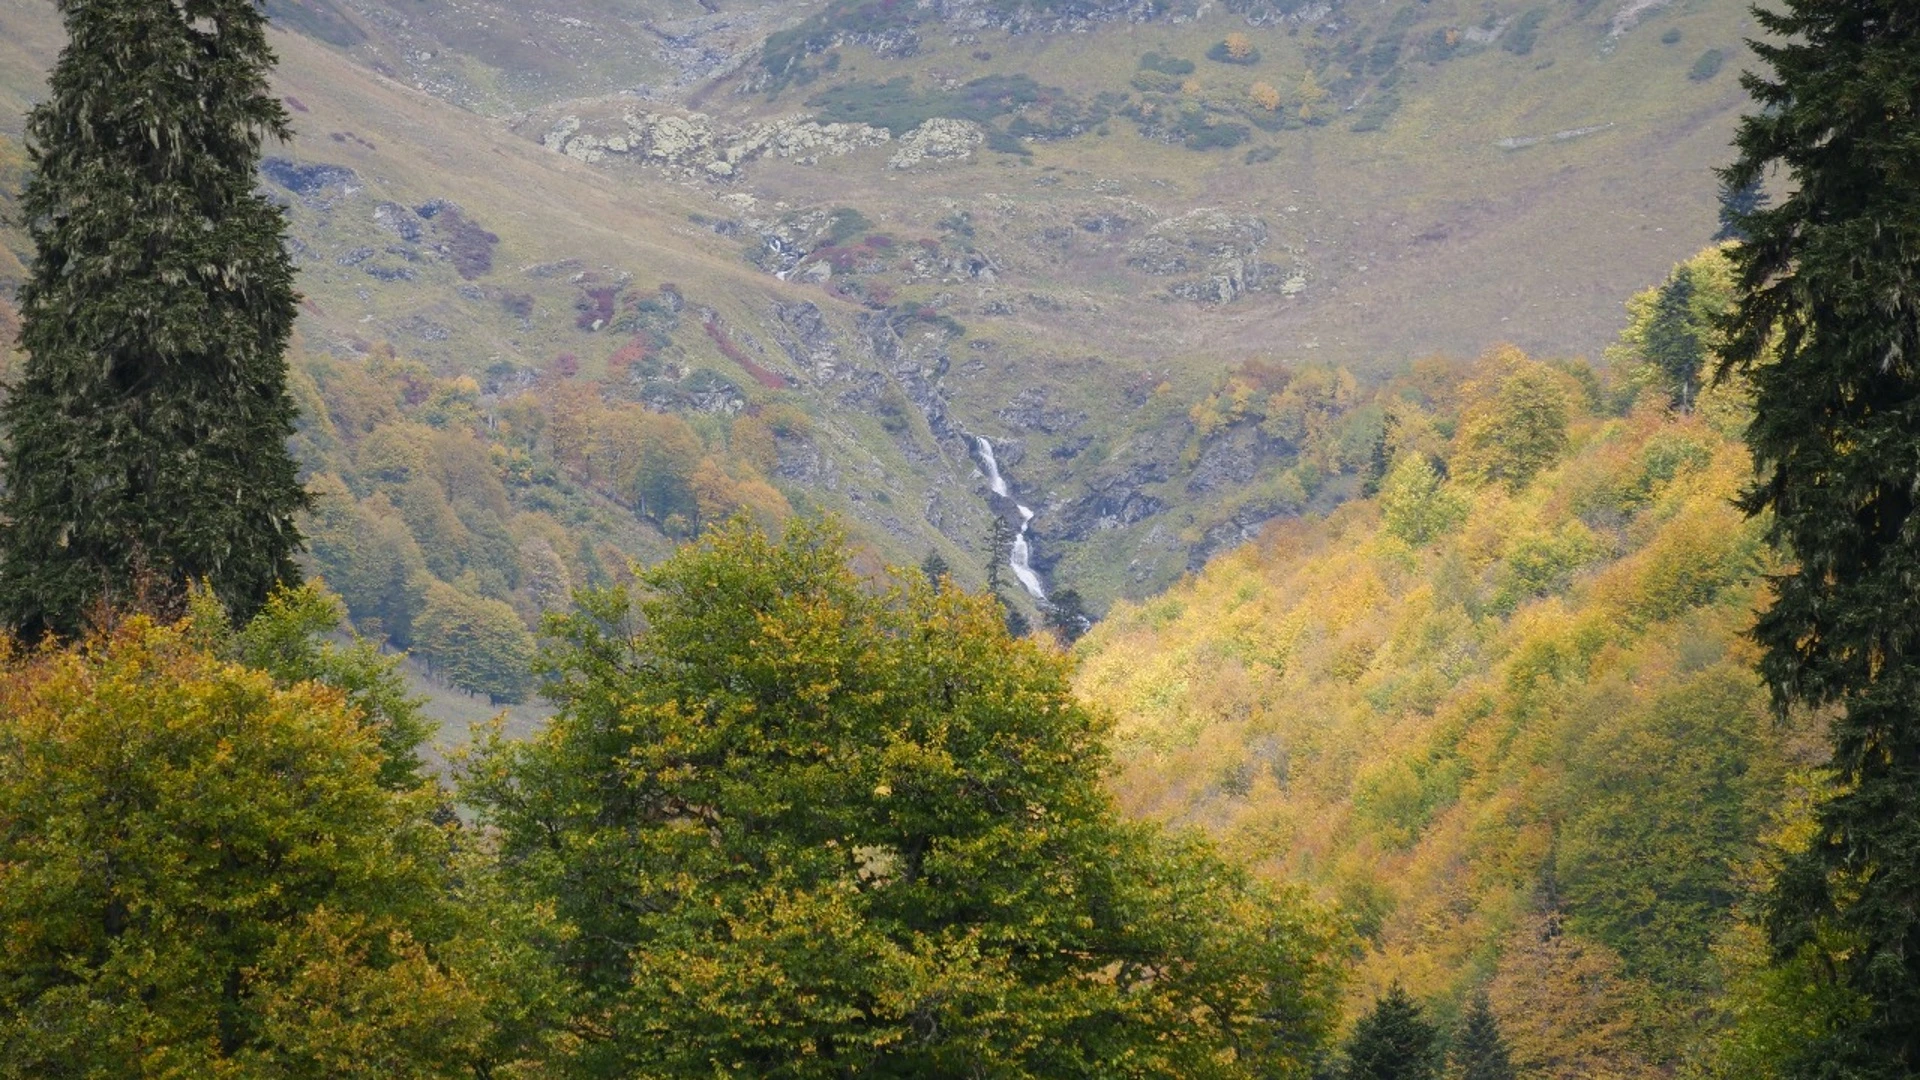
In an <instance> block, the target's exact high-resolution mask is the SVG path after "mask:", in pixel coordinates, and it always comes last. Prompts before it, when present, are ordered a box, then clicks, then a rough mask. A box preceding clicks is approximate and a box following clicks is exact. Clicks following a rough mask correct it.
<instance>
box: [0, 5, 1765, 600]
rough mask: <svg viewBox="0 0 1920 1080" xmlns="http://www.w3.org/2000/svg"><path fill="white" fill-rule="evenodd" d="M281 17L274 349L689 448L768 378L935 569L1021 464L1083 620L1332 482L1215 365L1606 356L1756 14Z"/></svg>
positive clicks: (1692, 169)
mask: <svg viewBox="0 0 1920 1080" xmlns="http://www.w3.org/2000/svg"><path fill="white" fill-rule="evenodd" d="M273 10H274V12H275V14H276V15H277V16H278V17H279V18H280V19H281V25H282V26H283V27H285V28H286V29H287V31H288V32H286V33H284V34H282V35H281V36H279V37H278V38H277V41H278V43H279V44H278V48H279V50H280V52H281V55H282V65H281V69H280V73H279V79H280V88H281V90H282V91H283V93H284V95H285V98H286V100H287V103H288V106H289V108H290V110H291V111H292V114H293V119H294V123H295V127H296V130H297V132H298V136H297V138H296V140H295V142H294V143H293V144H292V145H291V146H289V147H284V148H280V149H279V150H277V151H275V152H274V153H275V160H273V161H271V162H269V165H268V168H267V169H266V170H265V172H264V175H263V182H264V183H266V184H267V185H268V186H269V189H270V190H273V191H275V192H276V193H277V194H279V195H280V197H282V198H283V199H284V201H285V202H286V203H287V204H288V206H289V208H290V211H291V220H292V225H293V230H294V235H295V237H296V240H297V244H296V251H297V253H298V255H299V258H300V262H301V265H302V269H303V273H302V278H301V287H302V289H303V290H304V292H305V293H306V295H307V297H308V300H309V304H308V307H307V309H306V313H305V315H304V316H303V332H304V336H305V341H306V344H307V348H308V349H309V350H310V351H311V352H312V353H313V354H315V355H316V356H321V357H326V358H328V359H329V360H330V362H340V363H348V364H352V363H359V362H360V361H361V358H363V357H365V356H367V355H369V352H370V350H372V349H373V348H374V347H375V346H376V345H379V344H381V343H390V344H391V345H392V346H393V348H394V350H395V351H396V353H397V354H398V355H399V356H400V357H402V358H404V359H407V360H410V361H412V360H417V361H419V362H421V363H423V364H425V365H426V366H427V368H428V369H429V370H430V371H431V372H432V373H433V375H434V376H435V377H436V378H446V379H457V378H458V377H461V376H466V377H470V378H472V379H474V380H475V382H476V383H477V384H478V387H479V394H478V397H477V399H476V403H477V407H478V408H479V410H480V414H481V415H483V416H484V415H486V414H487V413H488V412H489V410H492V409H495V408H496V407H497V405H498V404H499V403H500V402H501V401H503V400H505V398H507V397H510V396H512V393H514V392H516V391H517V390H520V389H523V388H526V387H531V386H534V385H539V384H541V380H543V379H546V380H551V379H555V378H559V379H568V380H573V381H577V382H579V383H582V384H584V385H587V386H590V387H592V388H594V391H595V392H596V393H598V394H600V395H601V396H602V398H603V399H606V400H608V401H612V402H621V401H625V402H629V403H644V404H645V405H646V407H648V408H650V409H654V410H656V411H660V410H664V411H668V412H672V413H674V414H675V415H678V416H680V417H681V418H683V419H685V420H687V421H689V422H690V423H691V424H692V425H693V426H694V427H695V428H696V429H699V430H700V431H701V437H702V439H703V440H705V441H706V443H708V444H709V449H711V450H721V449H723V444H724V443H725V442H726V441H727V434H726V432H727V430H728V428H729V425H730V423H731V420H730V419H729V418H730V417H734V416H738V415H751V414H754V413H758V412H763V411H764V410H767V409H776V410H778V409H790V410H793V411H797V412H798V413H799V414H802V415H804V416H805V417H806V419H807V421H808V431H809V434H807V435H806V436H805V437H800V438H787V437H782V438H781V439H780V440H779V445H778V457H777V461H776V462H775V463H774V466H773V467H772V468H771V469H770V470H768V471H769V473H770V475H768V476H766V477H765V479H766V480H767V481H768V482H770V483H772V484H773V485H775V486H776V487H777V488H778V489H779V490H780V491H781V493H782V495H783V497H784V498H785V499H786V500H787V501H788V502H789V503H791V504H793V505H796V506H802V505H810V506H819V507H823V508H827V509H832V510H835V511H838V512H841V513H843V514H846V515H848V516H849V517H850V518H852V519H853V520H855V521H857V522H859V523H860V525H861V527H862V532H863V534H864V535H865V536H866V537H867V538H868V539H870V540H871V541H872V542H873V543H874V545H875V546H876V547H877V549H878V550H880V551H881V552H882V553H883V554H884V555H885V556H886V557H887V558H890V559H893V560H896V561H901V562H917V561H919V559H920V558H921V557H922V556H924V555H925V554H927V553H928V552H929V551H937V552H939V553H940V554H941V555H942V557H943V558H944V559H945V560H946V561H947V562H948V563H949V564H950V565H952V566H954V567H955V568H956V570H957V571H958V572H959V573H960V574H961V576H962V578H963V579H964V580H967V581H970V582H973V583H978V582H979V581H981V580H982V579H983V578H984V576H985V575H984V564H985V563H986V562H987V561H988V560H989V559H990V557H991V556H990V555H989V554H988V552H987V550H986V548H987V537H988V536H989V534H990V531H991V530H990V529H989V521H990V520H991V518H992V517H993V516H994V515H999V516H1002V517H1003V518H1005V519H1007V520H1009V521H1014V522H1017V521H1018V517H1017V514H1016V512H1015V510H1014V506H1015V504H1016V503H1024V504H1026V505H1028V506H1029V507H1031V508H1032V509H1033V510H1035V511H1036V515H1035V517H1034V519H1033V522H1032V526H1031V538H1032V540H1033V548H1034V551H1033V560H1034V566H1035V567H1036V569H1038V570H1039V571H1040V573H1041V576H1042V578H1043V579H1044V581H1045V583H1046V587H1047V588H1049V589H1051V590H1055V591H1058V590H1060V589H1064V588H1073V589H1076V590H1077V591H1079V592H1080V593H1081V594H1083V595H1084V596H1085V597H1086V598H1087V599H1088V601H1089V602H1090V604H1091V606H1092V608H1093V609H1094V610H1096V611H1098V610H1101V609H1104V607H1105V606H1106V604H1107V603H1108V602H1109V601H1110V600H1111V599H1112V598H1115V597H1119V596H1129V597H1134V598H1141V597H1145V596H1148V595H1151V594H1152V593H1153V592H1154V591H1155V590H1157V589H1159V588H1161V587H1164V586H1165V585H1166V584H1168V583H1170V582H1171V581H1173V580H1174V579H1176V578H1177V577H1178V576H1179V575H1180V574H1182V573H1184V572H1186V571H1188V570H1189V569H1191V568H1194V567H1197V566H1198V565H1200V564H1201V563H1202V562H1204V561H1205V559H1206V558H1207V557H1208V556H1210V555H1211V554H1214V553H1216V552H1218V551H1221V550H1224V549H1226V548H1228V547H1230V546H1232V545H1233V544H1235V543H1238V542H1240V541H1242V540H1243V539H1245V538H1247V537H1250V536H1252V535H1254V534H1255V533H1256V532H1257V531H1258V529H1259V527H1260V526H1261V525H1262V524H1263V523H1265V522H1266V521H1268V520H1271V519H1273V518H1275V517H1276V516H1286V515H1289V514H1293V513H1297V512H1299V511H1300V510H1301V509H1302V508H1306V507H1323V508H1324V507H1325V506H1329V505H1332V504H1333V503H1335V502H1337V501H1338V500H1339V499H1341V498H1343V497H1345V495H1346V493H1347V492H1348V491H1349V490H1351V487H1352V484H1353V479H1352V475H1351V468H1350V467H1349V466H1350V465H1351V462H1347V461H1346V460H1345V459H1343V458H1339V457H1338V456H1335V457H1333V458H1327V457H1325V456H1324V455H1320V459H1319V460H1316V461H1314V462H1313V464H1312V467H1311V468H1310V469H1308V470H1307V471H1306V473H1305V474H1302V473H1300V472H1299V470H1300V469H1301V466H1302V464H1303V462H1306V461H1308V460H1309V459H1313V458H1315V455H1314V454H1313V453H1311V452H1310V451H1309V449H1308V448H1305V447H1303V446H1302V445H1301V443H1300V442H1299V441H1298V440H1295V439H1289V438H1285V437H1274V436H1272V435H1270V434H1260V435H1258V436H1257V437H1253V436H1249V435H1248V434H1247V432H1246V431H1245V430H1242V431H1239V432H1236V433H1229V434H1226V435H1222V434H1219V433H1209V432H1206V431H1202V430H1201V427H1200V426H1198V425H1196V423H1195V422H1194V420H1193V419H1192V418H1193V416H1194V410H1195V408H1196V407H1197V406H1204V404H1205V403H1206V402H1207V401H1208V400H1209V399H1211V398H1212V397H1214V396H1215V395H1216V393H1217V392H1218V391H1219V390H1220V389H1221V388H1222V386H1223V385H1225V384H1227V383H1229V382H1231V381H1232V379H1233V378H1234V377H1235V376H1234V374H1233V373H1234V372H1235V371H1239V370H1241V369H1242V368H1243V366H1244V365H1245V364H1247V363H1248V362H1259V363H1262V364H1268V365H1277V366H1278V367H1281V368H1285V369H1288V370H1293V369H1297V368H1302V367H1310V368H1325V369H1327V370H1329V371H1331V372H1334V373H1336V375H1337V373H1338V372H1341V371H1345V372H1346V373H1347V374H1348V375H1351V376H1352V379H1353V382H1354V385H1355V386H1356V388H1357V389H1356V391H1355V392H1353V393H1350V394H1346V395H1345V396H1344V397H1343V396H1340V395H1336V396H1335V397H1336V400H1335V401H1334V402H1333V407H1334V408H1335V409H1336V410H1337V411H1340V412H1342V413H1345V412H1346V411H1349V410H1351V409H1355V408H1359V407H1361V406H1363V405H1364V403H1365V401H1366V399H1367V398H1368V397H1369V396H1370V394H1371V392H1372V390H1373V389H1374V388H1375V387H1376V386H1377V385H1378V383H1379V381H1380V380H1381V379H1382V378H1383V377H1385V376H1386V375H1388V374H1390V373H1392V372H1395V371H1399V370H1403V369H1404V368H1405V366H1406V364H1407V363H1408V362H1409V361H1410V360H1411V359H1413V358H1415V357H1418V356H1422V355H1426V354H1428V353H1431V352H1435V351H1438V352H1444V353H1450V354H1453V355H1474V354H1476V353H1478V352H1479V351H1481V350H1482V349H1483V348H1485V347H1486V346H1487V345H1488V344H1489V343H1490V342H1492V341H1495V340H1511V341H1514V342H1516V343H1518V344H1519V345H1521V346H1522V347H1525V348H1527V349H1529V350H1530V351H1534V352H1537V353H1541V354H1545V355H1578V354H1583V353H1585V354H1592V353H1594V352H1595V351H1597V350H1598V348H1599V347H1600V346H1601V345H1602V344H1604V343H1605V342H1606V341H1607V340H1609V339H1610V338H1611V336H1612V334H1613V333H1614V332H1615V331H1616V330H1617V328H1618V321H1619V320H1618V316H1617V297H1618V296H1620V295H1623V294H1624V293H1626V292H1627V291H1629V290H1630V289H1631V288H1633V287H1635V286H1636V285H1638V284H1639V283H1640V282H1643V281H1645V280H1648V279H1649V278H1651V277H1652V276H1654V275H1656V274H1658V273H1659V272H1660V271H1661V269H1663V268H1664V267H1665V266H1667V265H1668V264H1670V263H1671V261H1672V260H1673V259H1675V258H1677V257H1679V256H1681V255H1683V254H1685V253H1686V252H1688V251H1691V250H1694V249H1695V248H1697V247H1698V246H1699V244H1700V243H1702V242H1703V241H1704V240H1706V238H1707V237H1708V235H1709V234H1710V233H1711V232H1712V231H1713V229H1714V227H1715V217H1714V201H1713V185H1712V181H1711V177H1710V176H1709V174H1708V173H1707V169H1708V168H1709V166H1711V165H1714V164H1717V163H1718V162H1719V161H1720V160H1721V159H1722V158H1723V157H1724V153H1725V150H1724V147H1725V143H1726V138H1727V133H1728V131H1729V129H1730V124H1731V121H1732V118H1733V116H1734V115H1735V114H1736V113H1737V111H1738V109H1739V108H1740V107H1741V105H1742V102H1743V96H1742V94H1741V92H1740V91H1739V90H1738V88H1737V87H1736V86H1735V84H1734V79H1733V74H1734V71H1735V69H1736V68H1737V67H1738V65H1739V63H1740V60H1739V56H1740V52H1739V41H1740V39H1741V37H1742V35H1743V34H1745V33H1747V32H1749V30H1748V27H1747V23H1746V15H1745V13H1744V10H1743V5H1741V4H1740V3H1738V2H1736V0H1695V2H1692V3H1686V4H1673V5H1664V6H1663V5H1657V4H1655V5H1648V4H1644V3H1631V4H1627V5H1625V6H1624V7H1621V8H1618V9H1614V8H1612V6H1611V5H1600V4H1596V3H1593V2H1591V0H1582V2H1579V3H1563V4H1549V5H1542V6H1536V7H1530V8H1524V9H1522V8H1518V7H1516V8H1515V9H1513V10H1511V11H1508V10H1504V9H1500V8H1498V7H1494V8H1486V7H1476V6H1473V5H1466V4H1464V3H1456V2H1453V0H1435V2H1433V3H1427V4H1419V5H1400V6H1395V5H1370V4H1360V3H1338V4H1319V5H1307V6H1302V5H1295V4H1288V3H1240V2H1236V3H1231V4H1227V5H1224V6H1222V5H1197V4H1187V3H1151V4H1146V3H1140V4H1136V3H1121V2H1117V0H1072V2H1069V3H1054V4H1044V5H1039V4H1020V3H1011V2H999V0H995V2H991V3H988V2H984V0H982V2H969V3H960V2H955V3H948V4H940V5H932V6H927V7H912V8H908V7H904V6H902V7H895V6H891V5H861V4H851V3H844V2H839V3H832V4H825V3H803V4H764V3H750V2H744V0H743V2H738V3H735V2H726V3H712V2H709V3H692V2H685V3H683V2H680V0H659V2H647V3H641V2H623V3H615V2H613V0H593V2H589V0H541V2H540V3H533V4H525V5H519V4H516V5H504V4H497V3H482V4H478V5H474V4H451V3H442V2H439V0H434V2H425V3H408V4H404V5H402V4H396V3H390V2H386V0H277V2H276V4H275V5H274V8H273ZM0 29H4V31H5V33H4V34H0V40H3V41H4V43H5V44H4V46H0V47H3V48H4V49H6V50H7V52H6V54H5V58H4V63H0V114H3V115H0V131H7V132H13V133H17V131H18V129H19V123H20V120H19V118H20V116H21V113H22V110H24V108H25V106H26V104H27V103H28V102H29V101H31V100H32V99H33V98H34V97H35V96H37V94H38V93H39V89H38V84H39V78H40V75H39V73H40V72H41V71H43V70H44V68H45V65H46V64H47V63H49V62H50V60H51V58H52V54H53V50H54V49H55V48H56V46H57V44H58V40H59V33H58V27H57V25H56V24H55V23H54V21H53V9H52V8H51V6H49V5H45V4H42V3H39V2H38V0H4V2H0ZM1715 58H1717V62H1718V63H1720V64H1721V66H1720V67H1715V66H1714V64H1713V63H1708V62H1707V61H1708V60H1713V59H1715ZM448 207H450V208H451V209H452V210H453V211H454V212H453V213H450V214H443V213H441V210H442V209H443V208H448ZM7 273H10V271H7V270H6V268H5V267H4V266H0V275H4V274H7ZM663 286H671V289H669V290H666V291H663ZM670 296H671V297H677V299H672V298H669V297H670ZM663 304H664V305H666V306H668V307H674V308H676V309H677V310H675V311H674V312H673V314H674V315H675V316H676V317H677V318H676V320H675V321H674V322H673V324H672V325H667V324H666V323H665V322H663V321H661V320H660V319H659V318H657V317H656V316H655V314H654V313H653V312H654V311H655V309H657V308H659V307H660V306H661V305H663ZM636 358H639V360H638V362H637V363H636ZM609 376H610V377H609ZM1344 379H1345V376H1337V378H1336V381H1337V382H1343V381H1344ZM1368 422H1370V421H1368V419H1367V417H1366V416H1356V418H1355V419H1354V420H1353V421H1352V423H1353V424H1354V425H1355V429H1354V431H1353V432H1352V433H1351V434H1352V438H1351V439H1349V440H1348V441H1349V443H1352V442H1353V441H1354V440H1357V442H1358V444H1359V445H1361V446H1363V447H1364V445H1365V444H1366V443H1367V442H1368V441H1369V439H1370V435H1368V434H1367V433H1366V432H1365V431H1364V430H1361V429H1362V428H1364V427H1365V425H1366V424H1367V423H1368ZM973 436H986V437H988V438H990V439H992V440H993V442H994V445H995V447H996V450H997V455H998V458H999V461H1000V464H1001V465H1002V466H1004V468H1005V472H1006V474H1007V477H1008V479H1009V481H1010V483H1011V485H1012V487H1011V490H1012V497H1011V498H1008V499H996V498H994V497H992V496H990V495H989V493H988V491H987V484H986V482H985V479H984V477H983V476H982V475H981V470H980V469H979V467H978V466H979V462H977V461H976V460H975V456H976V453H977V443H976V442H975V441H974V439H973V438H972V437H973ZM1236 440H1237V441H1236ZM1329 464H1332V465H1333V466H1334V467H1333V469H1332V470H1331V471H1330V472H1329V471H1328V470H1327V469H1326V466H1327V465H1329ZM1342 470H1346V471H1345V473H1344V474H1343V473H1342ZM1290 471H1291V472H1294V473H1295V475H1296V479H1298V478H1300V477H1301V476H1302V475H1304V479H1305V482H1303V483H1302V484H1300V486H1299V488H1298V490H1297V491H1296V490H1295V489H1294V488H1293V487H1291V486H1288V487H1287V488H1286V489H1285V490H1281V491H1276V490H1274V489H1273V486H1272V483H1271V482H1270V481H1271V479H1272V477H1273V476H1274V475H1276V474H1278V473H1282V472H1290ZM661 524H662V523H660V522H653V521H649V520H645V519H644V516H643V520H640V521H637V522H635V523H633V525H634V527H635V528H637V529H639V530H640V531H641V532H643V533H644V532H647V531H648V530H651V531H652V532H653V533H654V534H655V536H654V539H653V541H652V542H650V543H640V542H638V541H637V540H636V541H634V542H633V543H629V544H628V545H627V547H628V549H629V551H630V553H632V554H637V555H643V556H644V555H647V554H648V553H649V552H652V551H657V550H659V543H661V542H664V539H665V530H664V529H662V528H660V527H659V526H660V525H661ZM1014 599H1015V600H1016V601H1017V602H1019V603H1023V604H1024V603H1025V600H1024V598H1014Z"/></svg>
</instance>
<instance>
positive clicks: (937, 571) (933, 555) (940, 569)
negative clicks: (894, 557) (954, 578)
mask: <svg viewBox="0 0 1920 1080" xmlns="http://www.w3.org/2000/svg"><path fill="white" fill-rule="evenodd" d="M920 572H921V573H922V574H924V575H926V578H927V584H929V585H931V586H933V587H934V588H935V589H940V588H943V587H944V586H943V585H942V584H941V583H942V582H944V581H946V579H947V575H949V574H951V573H952V572H953V568H952V567H950V566H948V565H947V560H946V559H944V558H941V556H940V553H939V552H937V551H929V552H927V557H926V558H924V559H922V560H920Z"/></svg>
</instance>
